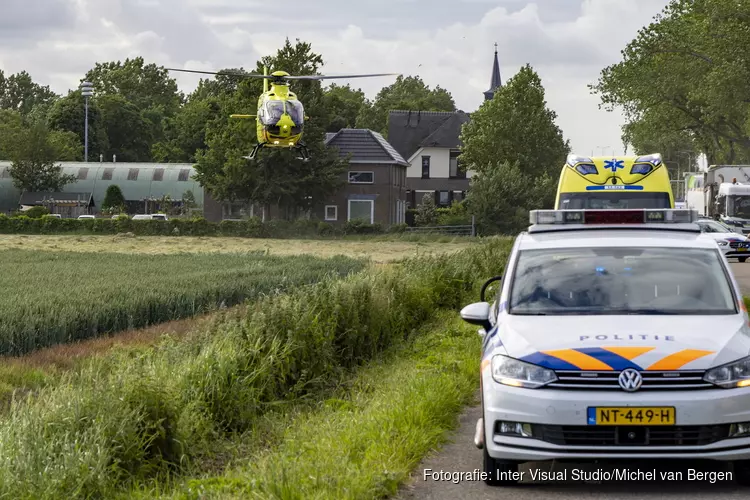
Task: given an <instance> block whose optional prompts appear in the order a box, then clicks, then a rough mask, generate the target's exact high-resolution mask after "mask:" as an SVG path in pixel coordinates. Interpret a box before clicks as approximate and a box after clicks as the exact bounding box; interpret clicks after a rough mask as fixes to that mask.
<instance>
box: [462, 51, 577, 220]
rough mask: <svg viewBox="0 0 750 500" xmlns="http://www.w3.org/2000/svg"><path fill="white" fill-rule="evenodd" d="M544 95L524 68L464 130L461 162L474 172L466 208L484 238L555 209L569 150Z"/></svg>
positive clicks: (533, 75) (528, 68)
mask: <svg viewBox="0 0 750 500" xmlns="http://www.w3.org/2000/svg"><path fill="white" fill-rule="evenodd" d="M544 94H545V93H544V87H543V86H542V82H541V79H540V78H539V75H537V74H536V72H535V71H534V70H533V69H532V68H531V66H529V65H526V66H524V67H523V68H521V70H520V71H519V72H518V73H517V74H516V75H514V76H513V77H512V78H511V79H510V80H508V82H507V83H506V85H505V86H504V87H501V88H499V89H497V90H496V91H495V95H494V97H493V98H492V100H490V101H486V102H485V103H483V104H482V106H481V107H480V108H479V109H478V110H477V111H476V112H475V113H473V114H472V117H471V121H470V122H468V123H467V124H465V125H464V127H463V130H462V132H461V140H462V142H463V148H462V151H461V162H462V163H463V165H464V166H465V167H466V169H467V170H471V171H473V172H476V174H475V175H474V176H473V177H472V180H471V187H470V189H469V194H468V197H467V200H466V203H467V207H468V208H469V211H470V213H472V214H473V215H475V216H476V218H477V226H478V227H479V228H480V231H482V232H483V234H489V232H492V231H500V232H508V231H510V232H513V231H515V230H519V229H521V228H523V227H524V224H525V225H528V224H527V223H528V211H529V210H531V209H534V208H543V207H550V206H551V205H552V204H553V201H554V196H555V186H556V184H557V183H556V182H555V180H556V179H557V178H558V177H559V171H560V168H561V167H562V165H563V164H564V163H565V158H566V156H567V155H568V153H569V152H570V145H569V142H568V141H567V140H565V139H564V138H563V134H562V131H561V130H560V128H559V127H558V126H557V125H556V124H555V119H556V118H557V114H556V113H555V112H554V111H552V110H551V109H548V108H547V103H546V101H545V98H544Z"/></svg>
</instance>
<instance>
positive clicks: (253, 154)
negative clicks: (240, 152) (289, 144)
mask: <svg viewBox="0 0 750 500" xmlns="http://www.w3.org/2000/svg"><path fill="white" fill-rule="evenodd" d="M264 144H265V142H259V143H258V144H256V145H255V146H254V147H253V150H252V151H250V154H249V155H247V156H243V158H245V159H247V160H254V159H255V157H256V156H257V155H258V150H259V149H260V148H262V147H263V145H264Z"/></svg>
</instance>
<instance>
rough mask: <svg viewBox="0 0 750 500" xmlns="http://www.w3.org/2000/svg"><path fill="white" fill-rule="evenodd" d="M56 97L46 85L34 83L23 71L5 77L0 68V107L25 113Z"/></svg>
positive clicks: (50, 101)
mask: <svg viewBox="0 0 750 500" xmlns="http://www.w3.org/2000/svg"><path fill="white" fill-rule="evenodd" d="M58 97H59V96H58V95H57V94H55V93H54V92H52V91H51V90H50V88H49V87H48V86H46V85H45V86H42V85H39V84H38V83H35V82H34V80H32V78H31V76H30V75H29V74H28V73H27V72H25V71H21V72H20V73H16V74H13V75H10V76H8V77H6V76H5V74H4V73H3V71H2V70H0V109H12V110H15V111H18V112H19V113H21V114H22V115H27V114H29V113H30V112H31V110H32V109H33V108H34V106H36V105H40V104H49V103H52V102H54V101H55V100H56V99H57V98H58Z"/></svg>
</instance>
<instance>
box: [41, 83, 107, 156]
mask: <svg viewBox="0 0 750 500" xmlns="http://www.w3.org/2000/svg"><path fill="white" fill-rule="evenodd" d="M97 101H98V98H93V99H90V100H89V159H91V158H98V157H99V155H100V154H106V153H107V152H108V151H109V140H108V138H107V133H106V131H105V129H104V121H103V117H102V112H101V109H100V108H99V106H98V104H97ZM85 117H86V109H85V107H84V102H83V97H82V96H81V92H80V91H79V90H75V91H71V92H69V93H68V95H67V96H65V97H63V98H61V99H58V100H57V101H56V102H55V104H54V105H53V106H52V108H51V109H50V110H49V114H48V115H47V122H48V124H49V127H50V129H52V130H60V131H68V132H73V133H74V134H76V136H78V140H79V141H80V144H81V145H83V144H84V130H85V127H84V120H85ZM75 159H76V160H82V159H83V147H82V148H81V154H80V155H79V156H78V158H75Z"/></svg>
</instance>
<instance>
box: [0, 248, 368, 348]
mask: <svg viewBox="0 0 750 500" xmlns="http://www.w3.org/2000/svg"><path fill="white" fill-rule="evenodd" d="M365 265H366V261H365V260H357V259H352V258H348V257H333V258H329V259H320V258H316V257H314V256H310V255H303V256H294V257H275V256H268V255H264V254H263V252H254V253H241V254H240V253H235V254H196V253H185V254H172V255H139V254H130V255H129V254H122V253H79V252H34V251H26V250H4V251H1V252H0V290H3V291H5V292H6V293H3V294H2V295H0V310H2V311H3V314H2V321H0V355H19V354H24V353H28V352H30V351H33V350H36V349H39V348H41V347H47V346H51V345H55V344H61V343H68V342H74V341H78V340H83V339H88V338H93V337H98V336H103V335H108V334H111V333H115V332H119V331H122V330H126V329H131V328H139V327H144V326H149V325H153V324H157V323H163V322H165V321H170V320H175V319H179V318H185V317H190V316H194V315H197V314H201V313H204V312H207V311H209V310H211V309H215V308H217V307H219V306H222V305H225V306H231V305H235V304H239V303H242V302H243V301H245V300H248V299H254V298H257V297H260V296H261V295H268V294H277V293H280V292H283V291H285V290H288V289H290V288H295V287H298V286H300V285H304V284H310V283H315V282H318V281H320V280H322V279H323V278H324V277H326V276H328V275H334V276H337V277H338V276H343V275H346V274H348V273H350V272H354V271H359V270H361V269H363V268H364V266H365Z"/></svg>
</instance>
